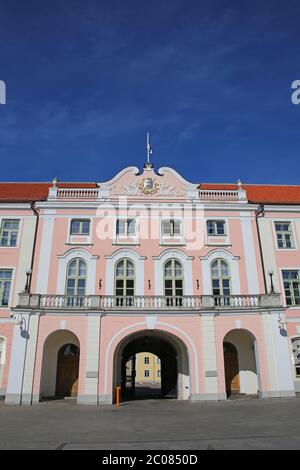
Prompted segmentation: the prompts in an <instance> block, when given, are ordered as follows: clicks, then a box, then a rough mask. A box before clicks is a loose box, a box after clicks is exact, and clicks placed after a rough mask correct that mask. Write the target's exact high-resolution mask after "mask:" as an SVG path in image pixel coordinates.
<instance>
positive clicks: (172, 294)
mask: <svg viewBox="0 0 300 470" xmlns="http://www.w3.org/2000/svg"><path fill="white" fill-rule="evenodd" d="M164 291H165V297H166V302H167V306H180V305H182V296H183V268H182V264H181V263H180V261H178V260H177V259H170V260H168V261H167V262H166V263H165V265H164Z"/></svg>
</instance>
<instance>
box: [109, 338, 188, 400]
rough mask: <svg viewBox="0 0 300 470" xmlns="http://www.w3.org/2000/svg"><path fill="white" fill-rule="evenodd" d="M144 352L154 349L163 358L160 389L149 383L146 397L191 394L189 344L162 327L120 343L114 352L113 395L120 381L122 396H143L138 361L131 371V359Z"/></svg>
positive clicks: (124, 397) (160, 359) (123, 398)
mask: <svg viewBox="0 0 300 470" xmlns="http://www.w3.org/2000/svg"><path fill="white" fill-rule="evenodd" d="M140 353H150V354H152V355H154V356H155V357H157V358H158V359H159V362H160V369H159V370H160V374H159V375H160V381H161V382H160V393H157V387H152V388H153V393H151V387H148V390H147V392H148V393H146V394H145V395H144V398H150V397H151V398H158V397H159V398H178V399H181V400H186V399H188V398H189V395H190V377H189V361H188V354H187V349H186V346H185V345H184V344H183V342H182V341H181V340H180V339H179V338H177V337H175V336H174V335H171V334H169V333H166V332H162V331H160V330H151V331H149V330H146V331H141V332H138V333H134V334H132V335H129V336H128V337H127V338H125V339H124V340H123V341H121V343H120V344H119V345H118V347H117V348H116V351H115V355H114V381H113V396H114V392H115V388H116V386H118V385H120V386H121V391H122V395H121V397H122V400H126V399H137V398H139V397H140V398H143V394H141V393H138V392H140V390H139V391H138V388H139V387H138V384H137V383H136V377H137V371H136V369H135V367H136V365H134V367H133V370H132V373H131V374H129V375H128V361H130V360H133V362H135V358H136V356H137V355H138V354H140ZM146 357H147V356H146ZM126 366H127V368H126Z"/></svg>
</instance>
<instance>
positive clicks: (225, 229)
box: [206, 219, 227, 237]
mask: <svg viewBox="0 0 300 470" xmlns="http://www.w3.org/2000/svg"><path fill="white" fill-rule="evenodd" d="M209 222H213V223H214V227H215V229H217V222H219V223H220V222H222V223H223V224H224V233H208V223H209ZM206 232H207V236H208V237H227V224H226V220H224V219H206Z"/></svg>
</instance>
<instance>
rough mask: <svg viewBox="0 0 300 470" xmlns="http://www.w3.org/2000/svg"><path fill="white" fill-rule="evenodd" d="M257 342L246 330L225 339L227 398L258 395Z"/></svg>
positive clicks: (231, 334)
mask: <svg viewBox="0 0 300 470" xmlns="http://www.w3.org/2000/svg"><path fill="white" fill-rule="evenodd" d="M255 343H256V340H255V338H254V336H253V335H252V334H251V333H250V332H248V331H245V330H232V331H230V332H229V333H227V335H226V336H225V338H224V342H223V349H224V370H225V383H226V393H227V396H231V395H236V394H245V395H256V394H257V393H258V389H259V381H258V365H257V364H258V362H257V357H256V351H255V350H256V347H255Z"/></svg>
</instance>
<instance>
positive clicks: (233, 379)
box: [224, 342, 240, 396]
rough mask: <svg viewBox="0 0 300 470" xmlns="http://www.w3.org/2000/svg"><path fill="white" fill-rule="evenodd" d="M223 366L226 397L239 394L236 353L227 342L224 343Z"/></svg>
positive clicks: (234, 348) (232, 346) (233, 347)
mask: <svg viewBox="0 0 300 470" xmlns="http://www.w3.org/2000/svg"><path fill="white" fill-rule="evenodd" d="M224 365H225V381H226V393H227V396H230V395H232V394H235V393H240V376H239V360H238V352H237V349H236V347H235V346H234V345H233V344H232V343H229V342H225V343H224Z"/></svg>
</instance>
